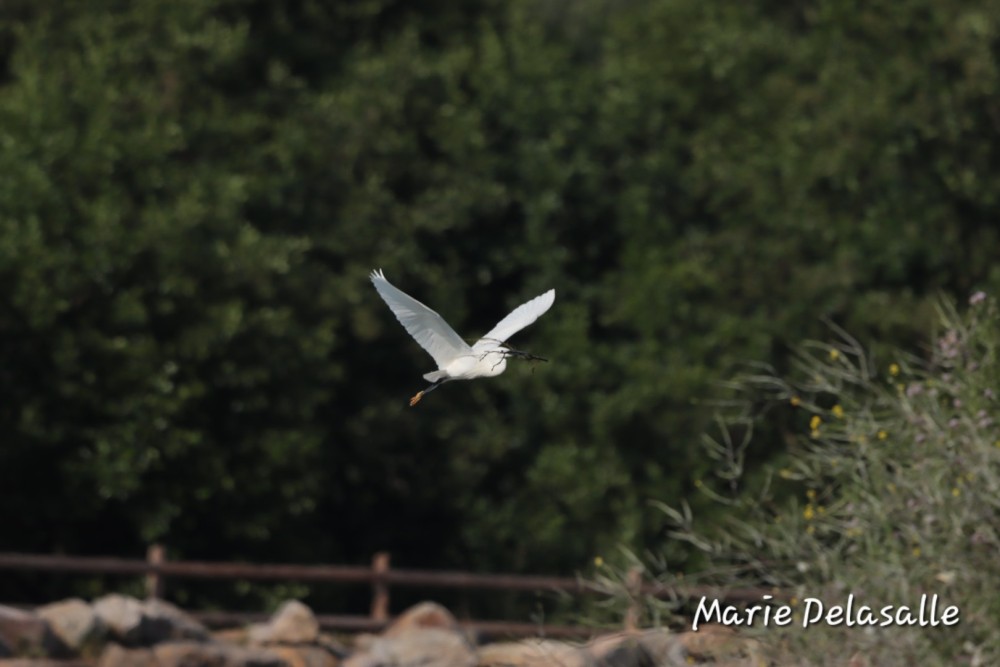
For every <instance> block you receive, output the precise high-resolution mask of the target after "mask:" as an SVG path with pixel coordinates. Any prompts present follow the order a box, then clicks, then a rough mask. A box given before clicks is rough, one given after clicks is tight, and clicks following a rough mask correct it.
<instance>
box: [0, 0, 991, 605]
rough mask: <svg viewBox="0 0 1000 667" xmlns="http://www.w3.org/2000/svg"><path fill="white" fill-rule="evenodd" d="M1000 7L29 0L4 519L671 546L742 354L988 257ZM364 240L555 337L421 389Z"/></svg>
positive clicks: (413, 349)
mask: <svg viewBox="0 0 1000 667" xmlns="http://www.w3.org/2000/svg"><path fill="white" fill-rule="evenodd" d="M998 9H1000V7H997V3H995V2H989V1H983V2H974V3H959V2H931V0H905V1H903V2H896V3H875V4H869V5H866V7H864V8H861V9H859V8H858V7H857V6H856V4H854V3H847V2H843V1H842V0H840V1H833V0H831V1H829V2H813V3H805V4H803V3H799V4H797V5H794V6H791V5H787V4H784V3H763V4H761V3H757V4H756V5H755V6H750V5H742V4H736V5H733V4H732V3H704V2H695V1H694V0H672V1H670V0H668V1H659V2H657V1H653V0H646V1H638V0H636V1H632V2H625V3H612V2H603V1H591V2H585V3H557V2H549V3H541V4H538V3H522V2H499V1H494V2H485V3H478V4H461V3H460V4H459V5H455V4H453V3H444V2H422V3H406V2H389V1H388V0H382V1H373V2H361V3H321V2H310V1H308V0H301V1H299V2H293V3H279V2H270V1H266V0H258V1H254V2H248V1H247V2H243V1H236V0H217V1H216V2H192V1H183V2H173V3H163V2H153V1H151V0H150V1H146V2H136V3H128V4H125V5H122V6H120V7H119V8H117V9H116V10H113V11H112V10H108V9H107V6H106V5H105V4H104V3H97V2H90V3H88V2H83V3H72V5H62V4H59V5H58V6H57V5H56V4H55V3H40V4H38V5H27V4H25V5H24V6H23V7H16V5H12V6H11V8H10V9H9V10H6V11H5V14H6V16H5V17H4V18H5V21H4V23H3V25H2V26H0V63H2V64H3V66H4V67H5V71H3V72H2V77H0V80H2V81H3V85H2V88H0V286H2V291H0V432H2V433H3V440H2V445H0V489H2V490H3V498H4V503H3V509H2V512H3V514H2V516H0V520H2V523H3V524H4V526H5V528H6V529H5V530H4V531H3V533H2V534H0V549H3V550H23V551H52V550H61V551H67V552H74V553H79V552H99V553H132V554H137V555H138V554H140V553H142V550H143V548H144V546H145V545H146V544H147V543H148V542H150V541H153V540H163V541H165V542H166V543H167V544H168V545H169V546H170V548H171V550H172V555H173V556H182V557H190V558H209V559H211V558H218V559H233V558H246V559H253V560H275V561H299V562H306V561H321V562H347V561H349V562H365V561H366V560H367V559H368V558H369V557H370V554H371V553H372V552H373V551H375V550H377V549H389V550H391V551H392V552H393V554H394V558H395V561H396V562H397V563H398V564H400V565H405V566H435V567H446V566H447V567H461V568H470V569H479V570H503V571H511V570H522V571H552V572H567V571H573V570H574V569H576V568H581V567H586V566H587V563H588V562H589V561H590V559H591V558H592V557H593V556H594V555H596V554H598V553H604V554H607V553H609V551H610V550H611V549H613V547H614V545H616V544H617V543H619V542H624V543H625V544H627V545H630V546H632V547H640V546H654V545H658V544H659V541H660V530H661V517H660V515H659V514H658V513H657V512H655V511H650V510H649V509H648V507H647V504H646V503H647V500H649V499H651V498H658V499H663V500H666V501H668V502H673V501H674V500H675V499H677V498H678V497H681V496H684V495H686V494H687V493H688V492H689V491H690V489H691V483H692V480H694V479H695V478H697V477H700V476H701V474H702V473H703V472H704V471H705V470H706V469H707V463H706V462H705V461H703V460H702V459H701V454H700V450H699V449H698V448H697V447H696V442H697V440H698V438H699V434H700V433H701V432H702V430H703V429H704V427H705V424H706V422H707V419H708V418H709V417H710V416H711V412H710V406H709V403H710V399H712V398H713V397H714V396H716V395H717V389H716V387H717V384H718V383H719V382H720V381H722V380H724V379H725V378H726V377H728V375H729V374H730V372H731V370H732V369H733V368H734V367H735V366H736V365H738V364H739V363H741V362H743V361H745V360H749V359H761V360H768V361H771V362H772V363H775V364H777V365H779V366H780V365H781V364H782V363H783V360H784V359H785V356H786V349H785V344H786V341H790V340H799V339H802V338H805V337H809V336H814V335H817V334H818V333H821V332H822V328H821V327H822V324H821V323H820V318H821V317H824V316H825V317H830V318H833V319H834V320H836V321H838V322H840V323H843V324H845V325H847V326H848V327H849V328H850V329H851V331H852V332H854V333H857V334H860V335H861V336H862V337H864V336H866V335H871V334H876V333H877V334H879V335H880V337H882V338H883V339H885V340H888V341H894V342H898V343H903V344H907V343H912V342H913V341H914V340H915V339H916V337H917V336H919V335H920V332H922V331H924V329H925V324H926V321H927V316H928V313H929V309H928V303H929V302H930V297H931V296H933V295H934V294H935V293H936V292H937V291H939V290H946V291H950V292H953V293H956V294H959V295H964V294H967V293H968V292H969V291H971V290H972V289H973V288H977V287H991V286H992V287H993V288H996V287H997V286H1000V274H998V272H997V269H996V268H994V261H995V259H994V258H995V255H996V248H997V246H998V237H997V234H998V233H997V231H996V229H995V227H994V226H992V225H991V224H990V223H991V222H992V220H993V218H994V217H995V214H996V210H997V209H996V197H997V194H996V193H997V192H1000V182H998V181H1000V171H998V169H997V163H998V156H997V155H996V151H997V146H1000V143H998V142H997V116H996V109H995V107H996V99H997V93H998V82H1000V78H998V72H997V61H996V53H997V39H998V19H997V18H996V17H998V16H1000V12H998V11H997V10H998ZM376 267H381V268H384V269H385V270H386V273H387V275H388V276H389V277H390V279H392V280H393V281H394V282H395V283H396V284H397V285H398V286H400V287H401V288H402V289H404V290H405V291H407V292H410V293H412V294H413V295H414V296H416V297H417V298H420V299H421V300H424V301H425V302H427V303H428V304H430V305H431V306H432V307H435V308H436V309H438V310H439V311H440V312H441V313H442V315H444V316H445V317H446V319H448V321H449V322H450V323H451V324H452V325H453V326H454V327H455V328H456V329H457V330H458V331H459V332H461V333H463V334H467V335H470V336H474V335H475V334H477V333H482V332H484V331H486V330H488V329H489V328H490V327H491V326H492V325H493V324H494V323H495V322H496V321H497V320H498V319H499V318H500V317H501V316H502V315H503V314H505V313H506V312H507V311H508V310H509V309H510V308H511V307H512V306H514V305H516V304H518V303H520V302H521V301H523V300H525V299H526V298H528V297H531V296H534V295H535V294H538V293H540V292H541V291H543V290H545V289H547V288H548V287H555V288H556V289H557V292H558V298H557V301H556V306H555V307H554V309H553V310H552V312H551V313H550V314H549V315H547V316H546V317H545V318H544V319H543V320H541V321H540V322H539V323H538V324H537V325H535V326H534V327H532V328H531V329H530V330H528V331H527V332H525V333H524V334H522V335H521V336H519V337H518V338H516V339H515V340H514V341H513V343H514V344H515V345H516V346H520V347H524V348H525V349H529V350H531V351H533V352H536V353H539V354H542V355H543V356H546V357H549V358H551V359H552V362H551V363H549V364H542V365H539V366H537V367H532V366H530V365H524V364H522V365H519V366H518V367H516V368H512V369H511V370H510V371H508V373H507V374H505V375H504V376H502V377H501V378H499V379H497V380H493V381H480V382H474V383H470V384H467V385H458V384H455V385H449V386H447V387H444V388H442V389H441V390H440V391H438V392H436V393H435V394H433V395H432V396H430V397H428V399H427V401H425V402H424V403H422V404H421V405H420V407H419V408H418V409H413V410H411V409H409V408H408V407H407V406H406V398H407V397H408V396H409V395H411V394H412V393H413V392H414V391H415V390H416V389H418V388H420V387H421V386H422V380H420V374H421V373H423V372H426V371H428V370H432V366H431V362H430V359H429V358H427V357H426V355H424V354H423V352H422V351H421V350H420V349H419V348H418V347H417V346H416V345H415V344H414V343H413V342H412V341H411V340H410V339H409V338H408V337H407V336H406V334H405V332H404V331H403V330H402V329H401V328H400V327H399V326H398V324H397V323H396V322H395V321H394V319H393V318H392V316H391V314H390V313H389V312H388V310H387V309H386V308H385V306H384V304H382V302H381V301H380V300H379V299H378V297H377V295H376V294H375V292H374V290H372V289H371V287H370V285H369V284H368V282H367V278H366V275H367V272H368V271H369V270H371V269H372V268H376ZM780 435H781V434H780V433H778V432H777V429H775V432H774V433H771V434H770V437H771V441H772V442H773V443H774V448H775V450H777V449H779V448H780V447H781V439H780ZM672 555H673V556H676V557H681V556H682V555H683V552H682V551H680V550H678V551H677V552H676V553H672ZM17 585H18V584H17V583H16V582H15V583H10V584H5V586H11V587H12V588H10V589H4V588H2V587H0V594H3V595H5V596H15V595H21V596H23V597H27V596H30V595H35V594H36V592H35V591H26V590H24V589H18V588H14V587H16V586H17Z"/></svg>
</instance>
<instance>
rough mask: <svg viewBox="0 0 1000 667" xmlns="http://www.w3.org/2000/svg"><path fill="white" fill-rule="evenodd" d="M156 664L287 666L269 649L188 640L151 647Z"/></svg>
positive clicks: (171, 666)
mask: <svg viewBox="0 0 1000 667" xmlns="http://www.w3.org/2000/svg"><path fill="white" fill-rule="evenodd" d="M152 652H153V655H154V657H155V659H156V667H289V665H288V663H287V662H285V661H284V660H283V659H282V658H281V657H280V656H278V655H276V654H275V653H274V652H272V651H270V650H268V649H260V648H257V649H253V648H244V647H242V646H231V645H228V644H215V643H211V642H197V641H190V640H183V641H172V642H164V643H162V644H157V645H156V646H154V647H153V649H152Z"/></svg>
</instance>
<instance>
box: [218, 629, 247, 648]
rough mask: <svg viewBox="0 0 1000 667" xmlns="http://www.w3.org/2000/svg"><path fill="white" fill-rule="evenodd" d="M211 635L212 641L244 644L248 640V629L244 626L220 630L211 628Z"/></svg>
mask: <svg viewBox="0 0 1000 667" xmlns="http://www.w3.org/2000/svg"><path fill="white" fill-rule="evenodd" d="M211 637H212V641H216V642H223V643H225V644H237V645H238V646H246V645H247V644H248V643H249V642H250V630H249V629H248V628H246V627H242V628H224V629H222V630H213V631H212V634H211Z"/></svg>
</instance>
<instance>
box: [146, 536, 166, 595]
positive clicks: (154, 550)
mask: <svg viewBox="0 0 1000 667" xmlns="http://www.w3.org/2000/svg"><path fill="white" fill-rule="evenodd" d="M165 560H166V550H165V549H164V548H163V545H162V544H151V545H149V548H148V549H146V562H147V563H149V564H150V565H162V564H163V562H164V561H165ZM146 597H147V598H162V597H163V575H161V574H160V573H159V572H156V571H154V572H149V573H147V574H146Z"/></svg>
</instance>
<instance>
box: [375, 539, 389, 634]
mask: <svg viewBox="0 0 1000 667" xmlns="http://www.w3.org/2000/svg"><path fill="white" fill-rule="evenodd" d="M372 571H373V572H374V574H375V576H374V577H372V619H373V620H376V621H388V620H389V582H388V581H386V577H385V575H386V573H388V572H389V554H388V553H387V552H385V551H380V552H378V553H377V554H375V555H374V556H373V557H372Z"/></svg>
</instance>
